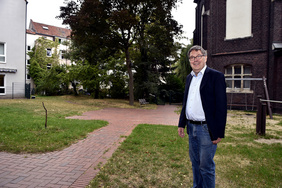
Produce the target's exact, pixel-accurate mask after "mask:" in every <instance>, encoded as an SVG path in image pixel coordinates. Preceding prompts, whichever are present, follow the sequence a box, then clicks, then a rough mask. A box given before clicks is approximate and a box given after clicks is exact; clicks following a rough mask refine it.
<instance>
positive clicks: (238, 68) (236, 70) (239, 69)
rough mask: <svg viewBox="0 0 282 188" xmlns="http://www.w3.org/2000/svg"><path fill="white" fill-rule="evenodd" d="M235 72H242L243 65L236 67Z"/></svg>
mask: <svg viewBox="0 0 282 188" xmlns="http://www.w3.org/2000/svg"><path fill="white" fill-rule="evenodd" d="M234 71H235V74H241V66H235V67H234Z"/></svg>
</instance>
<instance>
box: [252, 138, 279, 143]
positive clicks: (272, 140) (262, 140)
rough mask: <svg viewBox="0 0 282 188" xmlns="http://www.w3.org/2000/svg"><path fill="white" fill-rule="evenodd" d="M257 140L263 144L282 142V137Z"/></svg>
mask: <svg viewBox="0 0 282 188" xmlns="http://www.w3.org/2000/svg"><path fill="white" fill-rule="evenodd" d="M255 141H256V142H259V143H263V144H277V143H279V144H282V139H263V138H261V139H258V140H255Z"/></svg>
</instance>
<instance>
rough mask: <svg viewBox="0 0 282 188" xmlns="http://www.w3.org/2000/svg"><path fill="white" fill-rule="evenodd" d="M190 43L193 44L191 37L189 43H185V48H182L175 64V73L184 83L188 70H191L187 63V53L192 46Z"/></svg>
mask: <svg viewBox="0 0 282 188" xmlns="http://www.w3.org/2000/svg"><path fill="white" fill-rule="evenodd" d="M192 44H193V39H191V40H190V44H189V45H187V47H186V48H183V49H182V51H181V55H180V59H179V61H178V62H177V63H176V66H175V67H176V69H175V73H176V75H177V77H178V78H180V80H181V81H182V82H183V83H185V81H186V77H187V75H188V74H190V72H191V71H192V69H191V66H190V63H189V57H188V54H187V53H188V51H189V50H190V48H191V47H192V46H193V45H192Z"/></svg>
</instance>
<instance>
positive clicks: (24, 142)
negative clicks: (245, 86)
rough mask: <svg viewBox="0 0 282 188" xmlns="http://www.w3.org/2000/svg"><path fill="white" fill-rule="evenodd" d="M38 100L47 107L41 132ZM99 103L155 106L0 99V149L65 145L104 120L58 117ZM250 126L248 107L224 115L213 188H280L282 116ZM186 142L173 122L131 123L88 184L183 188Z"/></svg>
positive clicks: (188, 178)
mask: <svg viewBox="0 0 282 188" xmlns="http://www.w3.org/2000/svg"><path fill="white" fill-rule="evenodd" d="M42 102H44V105H45V107H46V108H47V110H48V121H47V123H48V124H47V128H46V129H45V110H44V108H43V106H42ZM105 107H114V108H155V107H156V106H155V105H146V106H145V107H144V106H143V107H140V105H139V104H138V103H136V104H135V105H134V106H129V105H128V101H126V100H110V99H104V100H96V99H91V98H90V97H86V96H83V97H74V96H60V97H36V99H32V100H27V99H13V100H6V99H5V100H0V111H1V113H0V151H6V152H12V153H42V152H49V151H54V150H60V149H63V148H65V147H68V146H69V145H71V144H72V143H75V142H77V141H78V140H79V139H83V138H85V137H87V134H88V133H89V132H92V131H93V130H95V129H98V128H100V127H103V126H106V125H107V122H105V121H96V120H95V121H94V120H91V121H90V120H72V119H65V117H67V116H73V115H80V114H82V113H83V112H86V111H90V110H98V109H101V108H105ZM255 123H256V119H255V114H254V113H252V112H243V111H229V112H228V120H227V127H226V138H225V139H223V141H222V142H221V143H220V144H219V145H218V150H217V153H216V156H215V162H216V173H217V179H216V187H218V188H229V187H235V188H241V187H244V188H245V187H247V188H248V187H250V188H253V187H258V188H262V187H264V188H265V187H269V188H273V187H274V188H280V187H282V183H281V179H282V161H281V156H282V146H281V140H282V116H278V115H275V116H274V120H270V119H269V118H267V125H266V136H265V137H261V136H258V135H256V134H255V126H256V125H255ZM277 141H278V143H276V142H277ZM188 147H189V146H188V137H187V136H186V137H185V138H180V137H179V136H178V135H177V127H175V126H164V125H147V124H141V125H138V126H137V127H136V128H135V129H134V130H133V132H132V134H131V135H130V136H128V137H127V138H126V140H125V141H124V142H123V143H122V144H121V146H120V147H119V148H118V149H117V150H116V152H115V153H114V154H113V156H112V157H111V158H110V159H109V161H108V162H107V163H106V165H104V166H101V165H98V166H97V167H95V168H99V169H100V172H99V174H98V175H97V176H96V177H95V178H94V179H93V181H92V182H91V184H90V185H89V186H88V187H95V188H96V187H146V188H147V187H156V188H160V187H177V188H178V187H191V186H192V170H191V164H190V161H189V157H188Z"/></svg>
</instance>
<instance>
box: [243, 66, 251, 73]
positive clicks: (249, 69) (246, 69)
mask: <svg viewBox="0 0 282 188" xmlns="http://www.w3.org/2000/svg"><path fill="white" fill-rule="evenodd" d="M244 74H251V67H249V66H248V67H244Z"/></svg>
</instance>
